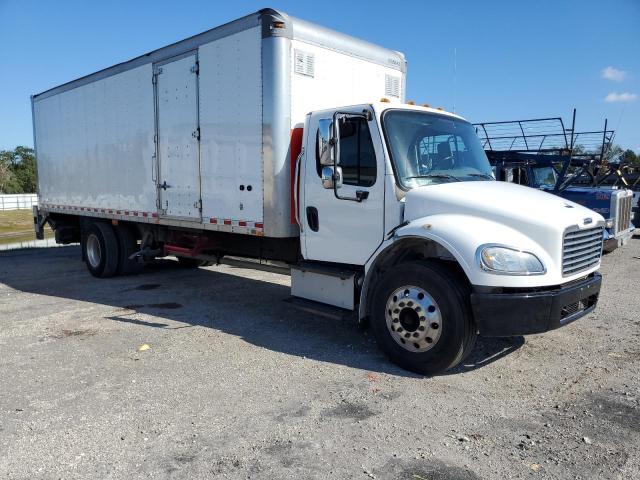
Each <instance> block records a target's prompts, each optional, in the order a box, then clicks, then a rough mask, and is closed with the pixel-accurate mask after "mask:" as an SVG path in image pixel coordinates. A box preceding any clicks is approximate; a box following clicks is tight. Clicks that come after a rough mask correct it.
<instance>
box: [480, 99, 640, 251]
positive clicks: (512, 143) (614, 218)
mask: <svg viewBox="0 0 640 480" xmlns="http://www.w3.org/2000/svg"><path fill="white" fill-rule="evenodd" d="M575 116H576V112H575V110H574V112H573V117H572V123H571V127H570V128H566V127H565V124H564V121H563V119H562V118H561V117H550V118H537V119H528V120H514V121H500V122H481V123H476V124H474V126H475V128H476V133H477V134H478V137H479V138H480V141H481V143H482V146H483V148H484V149H485V153H486V154H487V158H488V159H489V162H490V163H491V165H492V168H493V170H494V174H495V176H496V179H497V180H501V181H506V182H512V183H518V184H520V185H527V186H529V187H532V188H536V189H539V190H543V191H546V192H549V193H553V194H554V195H558V196H560V197H562V198H566V199H567V200H571V201H573V202H576V203H578V204H580V205H584V206H585V207H587V208H589V209H591V210H593V211H595V212H598V213H599V214H601V215H602V216H603V217H604V218H605V221H606V229H605V250H606V251H612V250H614V249H615V248H617V247H619V246H621V245H624V244H625V243H626V242H627V241H628V240H629V239H630V238H631V236H632V234H633V229H634V226H633V224H632V223H631V220H632V216H633V212H632V207H633V205H632V202H633V198H634V197H633V192H632V191H631V190H629V189H628V188H626V187H627V185H626V182H625V180H624V178H623V176H622V174H621V172H620V171H619V169H618V168H617V165H616V164H611V163H609V162H608V161H607V158H606V155H607V152H608V150H609V148H610V146H611V142H612V140H613V137H614V132H613V130H609V129H608V128H607V122H606V121H605V125H604V129H603V130H594V131H580V132H578V131H576V130H575V118H576V117H575ZM612 178H616V179H619V180H620V185H618V184H615V185H611V184H609V185H607V184H606V183H605V180H606V179H612Z"/></svg>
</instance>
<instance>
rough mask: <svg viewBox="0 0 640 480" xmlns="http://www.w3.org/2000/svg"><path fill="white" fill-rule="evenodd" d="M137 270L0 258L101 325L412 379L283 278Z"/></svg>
mask: <svg viewBox="0 0 640 480" xmlns="http://www.w3.org/2000/svg"><path fill="white" fill-rule="evenodd" d="M145 270H146V271H145V272H144V273H142V274H140V275H136V276H129V277H115V278H110V279H96V278H93V277H91V276H90V275H89V273H88V272H87V270H86V268H85V266H84V264H83V263H82V262H81V261H80V249H79V247H77V246H70V247H60V248H47V249H32V250H20V251H12V252H4V253H2V254H0V283H4V284H6V285H7V286H9V287H11V288H13V289H16V290H18V291H22V292H28V293H33V294H38V295H46V296H51V297H58V298H62V299H68V300H75V301H81V302H88V303H95V304H101V305H107V306H110V307H113V311H111V312H107V313H106V314H105V315H104V317H103V318H104V319H105V320H108V321H113V322H121V323H127V324H133V325H138V326H141V327H145V328H158V329H164V330H175V329H183V328H193V327H198V326H201V327H207V328H211V329H215V330H219V331H221V332H224V333H227V334H230V335H234V336H237V337H239V338H242V339H243V340H245V341H246V342H248V343H250V344H253V345H256V346H259V347H262V348H266V349H269V350H272V351H277V352H281V353H285V354H287V355H293V356H297V357H305V358H307V359H310V360H314V361H320V362H330V363H335V364H340V365H345V366H349V367H355V368H359V369H363V370H370V371H377V372H384V373H388V374H392V375H397V376H414V377H418V375H414V374H412V373H410V372H407V371H405V370H402V369H400V368H399V367H396V366H395V365H393V364H392V363H391V362H389V361H388V360H387V359H386V358H385V357H384V355H383V354H382V353H381V352H380V350H379V349H378V348H377V345H376V343H375V341H374V339H373V338H372V335H371V333H370V331H368V330H367V331H364V332H363V331H362V330H361V329H359V328H358V327H357V326H356V324H355V322H351V321H346V320H336V319H329V318H325V317H323V316H321V315H316V314H313V313H309V312H306V311H301V310H298V309H297V308H295V307H293V306H292V305H291V304H290V303H288V302H286V301H285V300H288V299H289V298H290V292H289V279H288V277H286V276H283V275H280V274H278V273H275V272H264V271H260V272H256V271H252V270H246V269H241V268H240V267H238V266H227V267H225V269H224V270H223V271H222V270H217V267H209V268H206V269H205V268H199V269H195V270H184V269H181V268H179V267H178V264H177V262H175V261H173V260H163V261H160V262H158V263H157V264H154V265H152V266H150V267H148V268H146V269H145ZM241 275H242V276H241ZM33 301H37V300H35V299H34V300H33ZM55 305H56V304H55V303H54V304H53V308H55ZM523 343H524V339H523V338H522V337H516V338H515V339H488V338H483V339H479V342H478V344H477V346H476V348H475V349H474V351H473V352H472V353H471V355H470V357H469V359H468V360H467V361H465V362H464V365H461V366H459V367H458V368H456V369H455V370H453V371H451V372H449V374H452V373H453V374H455V373H462V372H467V371H472V370H475V369H477V368H481V367H483V366H485V365H488V364H490V363H492V362H494V361H496V360H498V359H500V358H504V357H505V356H507V355H509V354H510V353H512V352H513V351H515V350H517V349H518V348H519V347H520V346H522V344H523Z"/></svg>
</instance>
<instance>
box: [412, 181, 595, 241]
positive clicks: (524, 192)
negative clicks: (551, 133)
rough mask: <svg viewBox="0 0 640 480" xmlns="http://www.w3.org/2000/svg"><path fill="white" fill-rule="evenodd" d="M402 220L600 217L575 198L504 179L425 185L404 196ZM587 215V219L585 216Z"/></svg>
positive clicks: (562, 222)
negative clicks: (441, 216) (440, 216)
mask: <svg viewBox="0 0 640 480" xmlns="http://www.w3.org/2000/svg"><path fill="white" fill-rule="evenodd" d="M405 202H406V204H405V211H404V219H405V220H409V221H411V220H415V219H417V218H420V217H423V216H425V215H433V214H440V213H459V214H464V215H471V216H479V217H485V218H487V219H490V220H493V221H495V222H498V223H507V224H509V225H510V226H514V227H516V226H519V225H522V226H524V225H536V226H539V227H543V228H544V227H545V226H548V225H553V226H554V227H557V226H560V227H561V229H562V230H563V231H564V229H565V228H567V227H569V226H572V225H577V226H579V227H583V226H585V223H586V225H588V226H595V225H596V224H597V223H598V222H600V221H603V218H602V217H601V216H600V215H598V214H597V213H596V212H594V211H592V210H589V209H588V208H585V207H583V206H582V205H579V204H577V203H575V202H572V201H570V200H566V199H564V198H560V197H558V196H556V195H552V194H550V193H546V192H543V191H540V190H536V189H533V188H530V187H524V186H521V185H516V184H513V183H507V182H497V181H475V182H451V183H443V184H440V185H429V186H424V187H418V188H415V189H413V190H410V191H409V192H408V193H407V194H406V197H405ZM588 219H590V221H589V220H588Z"/></svg>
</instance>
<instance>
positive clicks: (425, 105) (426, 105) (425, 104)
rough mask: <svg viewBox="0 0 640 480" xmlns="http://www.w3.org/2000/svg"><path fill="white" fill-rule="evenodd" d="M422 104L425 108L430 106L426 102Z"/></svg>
mask: <svg viewBox="0 0 640 480" xmlns="http://www.w3.org/2000/svg"><path fill="white" fill-rule="evenodd" d="M422 106H423V107H426V108H431V105H429V104H428V103H423V104H422Z"/></svg>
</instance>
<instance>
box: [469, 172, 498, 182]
mask: <svg viewBox="0 0 640 480" xmlns="http://www.w3.org/2000/svg"><path fill="white" fill-rule="evenodd" d="M469 176H470V177H480V178H486V179H487V180H495V178H493V176H492V175H489V174H488V173H470V174H469Z"/></svg>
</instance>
